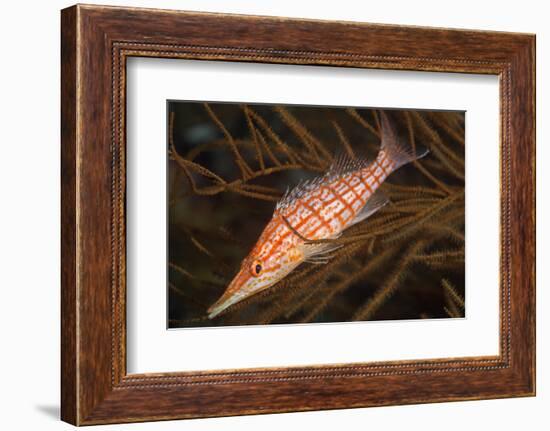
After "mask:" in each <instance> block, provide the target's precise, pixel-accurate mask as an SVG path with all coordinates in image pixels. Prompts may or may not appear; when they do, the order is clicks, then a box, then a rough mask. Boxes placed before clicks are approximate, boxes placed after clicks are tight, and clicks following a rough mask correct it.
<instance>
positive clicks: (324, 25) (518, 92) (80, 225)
mask: <svg viewBox="0 0 550 431" xmlns="http://www.w3.org/2000/svg"><path fill="white" fill-rule="evenodd" d="M61 17H62V19H61V21H62V22H61V53H62V56H61V72H62V76H61V79H62V81H61V82H62V93H61V107H62V110H61V111H62V112H61V119H62V134H61V140H62V142H61V144H62V148H61V161H62V182H61V188H62V285H61V292H62V295H61V296H62V297H61V304H62V325H61V335H62V337H61V339H62V344H61V353H62V363H61V366H62V373H61V374H62V381H61V417H62V419H63V420H64V421H67V422H69V423H72V424H75V425H88V424H102V423H116V422H138V421H151V420H163V419H178V418H191V417H210V416H229V415H240V414H256V413H271V412H288V411H307V410H321V409H336V408H351V407H366V406H379V405H391V404H411V403H425V402H441V401H451V400H471V399H487V398H502V397H513V396H531V395H534V394H535V36H534V35H528V34H513V33H500V32H486V31H471V30H450V29H436V28H424V27H403V26H392V25H377V24H363V23H352V22H331V21H314V20H297V19H286V18H274V17H255V16H242V15H221V14H211V13H196V12H192V13H191V12H179V11H168V10H155V9H134V8H119V7H104V6H92V5H86V6H83V5H77V6H73V7H70V8H68V9H64V10H63V11H62V14H61ZM205 29H208V30H205ZM335 34H336V35H338V37H334V35H335ZM132 56H134V57H135V56H138V57H163V58H179V59H197V60H204V61H208V60H218V61H241V62H243V61H244V62H258V63H283V64H296V65H330V66H342V67H356V68H371V69H373V68H374V69H393V70H415V71H441V72H461V73H480V74H493V75H498V76H499V78H500V79H499V80H500V101H499V102H500V108H501V109H500V127H501V129H500V140H501V142H500V148H501V151H500V154H501V196H500V202H501V217H500V220H495V223H499V224H500V227H501V228H500V232H501V235H500V256H501V260H500V310H499V312H500V333H499V335H500V353H499V355H498V356H494V357H492V356H491V357H465V358H441V359H431V360H411V361H388V362H377V363H353V364H338V365H327V366H302V367H282V368H266V369H239V370H227V371H208V370H205V371H202V372H178V373H155V374H128V373H127V372H126V347H125V346H126V303H125V300H126V284H125V281H126V266H125V254H126V247H125V190H126V171H125V169H126V168H125V151H126V136H125V126H126V124H125V121H126V112H125V100H126V59H127V58H128V57H132Z"/></svg>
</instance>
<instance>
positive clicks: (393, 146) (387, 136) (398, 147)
mask: <svg viewBox="0 0 550 431" xmlns="http://www.w3.org/2000/svg"><path fill="white" fill-rule="evenodd" d="M378 112H379V116H380V123H381V128H382V145H381V148H380V149H381V150H384V151H385V152H386V154H387V156H388V158H389V159H390V160H392V161H393V162H394V163H395V168H394V169H397V168H398V167H399V166H403V165H404V164H407V163H410V162H412V161H414V160H418V159H420V158H422V157H424V156H425V155H426V154H428V153H429V152H430V150H429V149H428V148H426V147H423V146H420V145H416V148H413V147H411V146H410V145H409V144H408V143H407V142H406V141H405V140H404V139H403V138H402V137H400V136H399V135H398V134H397V131H396V129H395V126H394V125H393V124H392V123H391V121H390V119H389V118H388V116H387V114H386V113H385V112H383V111H378Z"/></svg>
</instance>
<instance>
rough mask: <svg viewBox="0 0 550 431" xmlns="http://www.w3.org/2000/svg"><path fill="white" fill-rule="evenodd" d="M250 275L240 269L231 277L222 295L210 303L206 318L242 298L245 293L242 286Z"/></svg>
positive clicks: (211, 317) (211, 316) (213, 315)
mask: <svg viewBox="0 0 550 431" xmlns="http://www.w3.org/2000/svg"><path fill="white" fill-rule="evenodd" d="M249 278H250V276H249V275H248V274H246V273H244V272H243V271H242V270H241V271H239V273H238V274H237V275H236V276H235V278H233V280H232V281H231V283H230V284H229V286H228V287H227V289H226V290H225V292H224V293H223V295H222V296H221V297H220V298H219V299H218V300H217V301H216V302H215V303H214V304H212V305H211V306H210V307H209V308H208V310H207V313H208V318H209V319H213V318H214V317H216V316H217V315H218V314H220V313H221V312H222V311H224V310H225V309H227V308H229V307H230V306H231V305H233V304H235V303H237V302H239V301H240V300H241V299H243V298H244V297H245V296H248V295H246V293H245V292H244V291H243V289H242V288H243V287H244V286H245V285H246V283H247V282H248V280H249Z"/></svg>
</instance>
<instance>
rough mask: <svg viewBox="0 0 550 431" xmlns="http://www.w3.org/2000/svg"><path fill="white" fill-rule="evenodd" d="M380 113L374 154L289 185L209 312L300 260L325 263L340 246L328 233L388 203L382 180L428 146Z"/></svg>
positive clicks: (340, 161) (335, 232)
mask: <svg viewBox="0 0 550 431" xmlns="http://www.w3.org/2000/svg"><path fill="white" fill-rule="evenodd" d="M380 117H381V132H382V133H381V136H382V143H381V148H380V151H379V153H378V155H377V157H376V159H375V160H374V161H372V162H367V161H366V160H362V159H351V158H345V157H341V158H339V159H338V160H337V161H336V162H335V163H334V164H333V165H332V166H331V168H330V169H329V171H328V172H327V173H326V174H325V175H323V176H321V177H317V178H315V179H313V180H309V181H305V182H302V183H301V184H298V185H297V186H296V187H295V188H293V189H292V190H290V191H287V193H285V195H284V196H283V198H282V199H281V200H280V201H279V202H278V203H277V206H276V208H275V211H274V212H273V217H272V219H271V220H270V222H269V223H268V224H267V226H266V227H265V229H264V231H263V232H262V234H261V235H260V237H259V239H258V241H257V242H256V245H255V246H254V247H253V249H252V251H251V252H250V253H249V255H248V256H247V257H246V258H245V259H244V260H243V261H242V263H241V268H240V270H239V272H238V273H237V275H236V276H235V277H234V278H233V281H232V282H231V283H230V284H229V286H228V288H227V289H226V291H225V292H224V294H223V295H222V296H221V298H220V299H218V301H216V303H215V304H213V305H212V306H211V307H210V308H209V310H208V313H209V317H210V318H213V317H215V316H217V315H218V314H219V313H221V312H223V311H224V310H226V309H227V308H228V307H230V306H231V305H233V304H235V303H237V302H239V301H242V300H243V299H245V298H247V297H249V296H251V295H253V294H255V293H258V292H260V291H262V290H265V289H267V288H269V287H271V286H273V285H274V284H275V283H277V282H279V281H280V280H282V279H283V278H284V277H286V276H287V275H288V274H290V273H291V272H292V271H293V270H294V269H295V268H296V267H298V266H299V265H300V264H302V263H303V262H309V263H312V264H323V263H326V262H327V261H328V260H329V259H330V258H331V252H333V251H335V250H336V249H338V248H339V247H340V246H339V245H335V244H333V243H331V241H330V240H331V239H336V238H338V237H339V236H340V235H342V233H343V232H344V231H345V230H346V229H347V228H349V227H350V226H353V225H354V224H357V223H360V222H362V221H364V220H365V219H367V218H368V217H369V216H371V215H372V214H374V213H375V212H376V211H378V210H379V209H380V208H382V207H383V206H384V205H386V203H387V202H388V199H387V198H386V197H385V195H384V194H383V193H382V192H381V191H380V190H378V188H379V187H380V185H381V184H382V183H383V182H384V181H385V180H386V178H387V177H388V176H389V175H390V174H391V173H392V172H394V171H395V170H396V169H398V168H399V167H401V166H403V165H404V164H406V163H409V162H412V161H414V160H417V159H418V158H420V157H423V156H424V155H425V154H426V153H427V151H426V150H421V151H417V152H414V151H413V149H412V148H410V147H409V146H408V145H407V144H406V143H404V142H402V141H401V140H400V139H399V137H398V136H397V133H396V131H395V129H394V127H393V125H392V124H391V123H390V120H389V119H388V117H387V116H386V115H385V114H384V113H381V114H380ZM316 240H327V241H323V242H317V243H316V242H315V241H316Z"/></svg>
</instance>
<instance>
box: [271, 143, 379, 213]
mask: <svg viewBox="0 0 550 431" xmlns="http://www.w3.org/2000/svg"><path fill="white" fill-rule="evenodd" d="M371 163H372V161H371V160H368V159H365V158H361V157H355V158H352V157H350V156H348V155H347V154H340V155H338V156H336V157H335V158H334V161H333V162H332V164H331V165H330V167H329V168H328V170H327V171H326V172H325V173H324V174H323V175H320V176H317V177H315V178H311V179H309V180H303V181H300V182H299V183H298V184H297V185H296V186H294V187H293V188H292V189H287V190H286V192H285V194H284V195H283V197H282V198H281V199H280V200H279V202H277V206H276V209H284V208H286V207H288V206H289V205H291V204H292V203H293V202H294V201H295V200H296V199H301V198H303V197H304V196H306V195H307V194H308V193H311V192H313V191H314V190H316V189H317V188H319V187H320V186H322V185H324V184H327V183H331V182H333V181H335V180H337V179H338V178H341V177H343V176H344V175H346V174H349V173H350V172H355V171H357V170H360V169H363V168H365V167H367V166H368V165H369V164H371Z"/></svg>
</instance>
